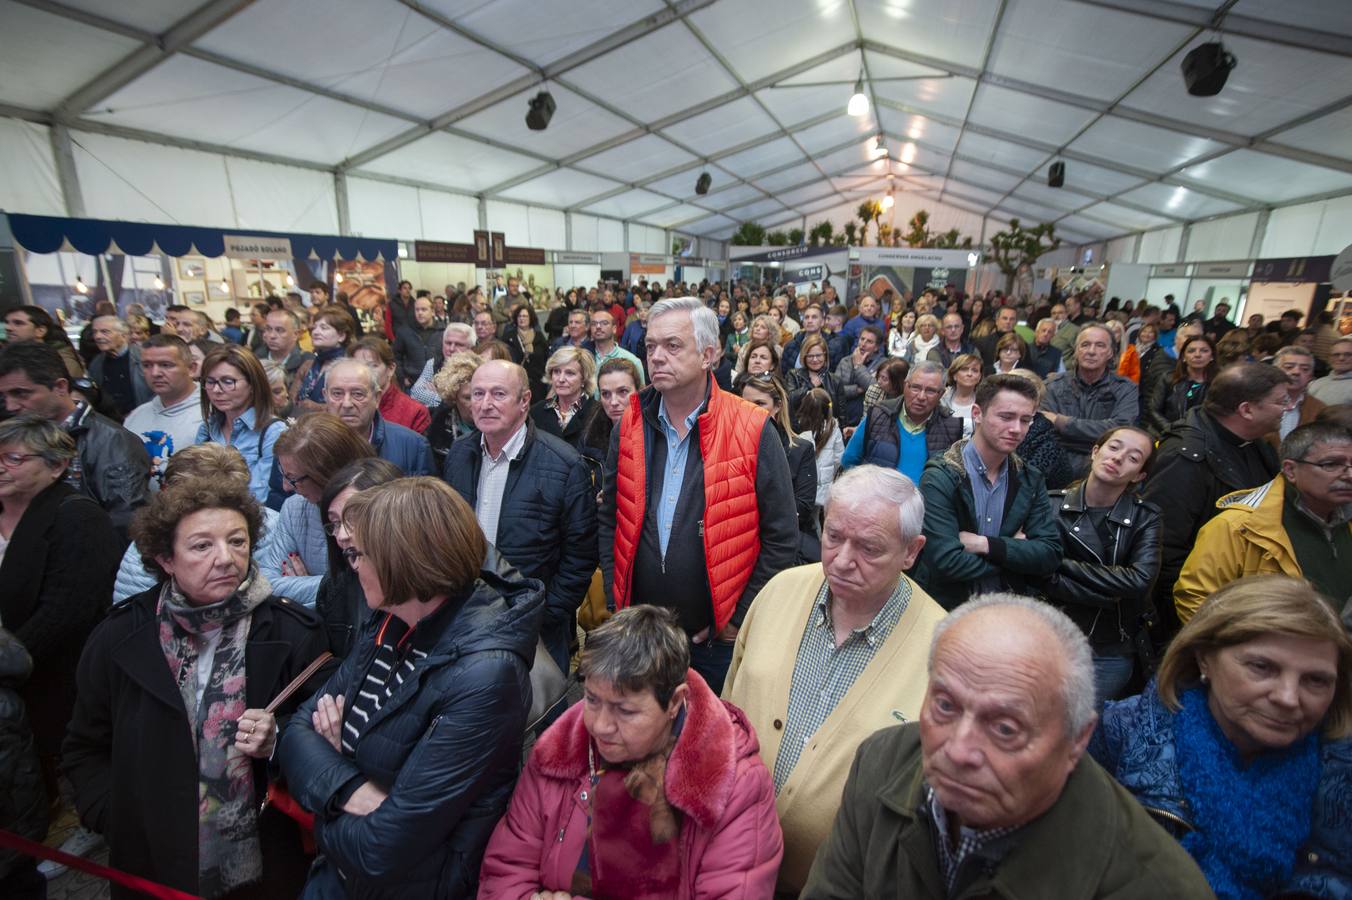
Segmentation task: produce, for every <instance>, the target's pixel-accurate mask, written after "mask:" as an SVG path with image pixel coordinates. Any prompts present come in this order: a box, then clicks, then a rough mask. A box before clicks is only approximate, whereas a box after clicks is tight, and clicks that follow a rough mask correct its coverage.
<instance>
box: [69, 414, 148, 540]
mask: <svg viewBox="0 0 1352 900" xmlns="http://www.w3.org/2000/svg"><path fill="white" fill-rule="evenodd" d="M64 427H65V429H66V431H67V433H69V434H70V436H71V437H72V438H74V439H75V447H76V451H75V452H76V457H77V459H78V461H79V465H78V467H77V466H75V465H72V466H70V467H69V468H67V469H66V476H65V481H66V484H68V485H70V486H71V487H73V488H75V489H76V490H77V491H79V492H80V493H82V494H84V495H85V496H86V497H90V498H92V499H93V500H94V502H96V503H98V505H99V506H102V507H103V508H104V510H105V511H107V513H108V516H109V518H111V519H112V520H113V526H114V527H115V528H117V531H118V534H120V535H122V537H123V539H124V540H125V539H126V536H127V528H128V526H130V525H131V517H132V515H133V514H134V513H135V512H136V510H137V509H139V508H140V507H142V506H144V505H145V504H146V503H147V502H148V501H149V499H150V456H149V455H148V454H147V453H146V449H145V445H144V444H142V443H141V439H140V438H138V437H137V436H136V435H134V434H132V433H131V432H130V431H128V430H127V429H125V428H123V427H122V426H121V425H119V424H117V423H116V422H114V421H113V420H112V419H110V418H108V417H107V416H103V415H100V414H99V413H96V412H94V410H92V409H90V408H89V407H87V406H81V407H77V408H76V411H75V413H74V414H73V415H72V417H71V419H69V420H67V422H66V423H65V425H64Z"/></svg>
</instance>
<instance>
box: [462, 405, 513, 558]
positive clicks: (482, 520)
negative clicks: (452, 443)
mask: <svg viewBox="0 0 1352 900" xmlns="http://www.w3.org/2000/svg"><path fill="white" fill-rule="evenodd" d="M525 446H526V423H525V422H522V423H521V427H520V428H518V429H517V430H516V432H515V433H514V434H513V435H512V436H511V437H509V438H508V439H507V443H505V444H503V445H502V449H501V450H499V451H498V455H497V456H494V455H493V454H492V453H490V452H489V450H488V441H487V440H485V439H484V437H483V435H480V436H479V449H480V451H481V452H482V453H483V455H484V458H483V463H482V465H481V466H480V467H479V494H478V501H477V502H476V503H475V504H474V513H475V516H476V517H477V518H478V520H479V527H480V528H482V529H483V532H484V537H485V538H487V539H488V542H489V543H490V544H496V543H497V542H498V517H499V516H500V515H501V513H502V495H503V493H504V492H505V491H506V490H507V474H508V472H509V471H511V468H512V460H514V459H516V458H517V457H518V456H520V455H521V452H522V450H524V449H525Z"/></svg>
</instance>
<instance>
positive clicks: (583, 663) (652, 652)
mask: <svg viewBox="0 0 1352 900" xmlns="http://www.w3.org/2000/svg"><path fill="white" fill-rule="evenodd" d="M689 668H690V640H689V638H687V637H686V635H685V630H684V629H683V628H681V625H680V622H679V620H678V619H677V618H676V614H675V613H674V612H672V611H671V610H670V609H667V608H666V607H664V606H652V605H648V604H641V605H639V606H631V607H629V608H628V609H622V610H620V611H619V612H617V613H616V614H615V615H613V616H611V617H610V618H609V619H607V620H606V621H605V623H604V624H602V625H601V626H600V627H598V628H597V629H596V630H594V631H592V632H591V633H590V634H588V635H587V642H586V644H584V645H583V648H582V657H581V659H580V660H578V665H577V671H578V674H579V675H581V676H582V678H583V680H591V679H593V678H595V679H597V680H598V681H608V682H610V683H611V684H612V685H613V686H614V687H616V688H618V689H619V690H621V691H624V692H625V693H627V694H632V693H637V692H640V691H644V690H651V691H652V692H653V696H654V697H655V698H656V699H657V702H658V703H659V704H660V705H661V706H662V708H663V709H665V708H666V707H667V704H668V703H670V702H671V695H672V694H674V693H675V692H676V689H677V688H678V687H680V686H681V685H683V684H685V681H686V673H687V671H688V670H689Z"/></svg>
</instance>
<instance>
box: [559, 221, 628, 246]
mask: <svg viewBox="0 0 1352 900" xmlns="http://www.w3.org/2000/svg"><path fill="white" fill-rule="evenodd" d="M602 221H603V220H602V219H598V218H597V217H596V216H589V215H587V214H586V213H569V214H568V225H569V228H570V230H571V231H572V235H571V237H572V243H570V244H569V246H568V248H567V249H569V250H583V251H587V252H595V251H597V250H600V249H601V245H600V243H599V240H598V236H597V231H598V229H599V228H600V223H601V222H602ZM620 238H621V240H623V238H624V234H623V232H621V234H620Z"/></svg>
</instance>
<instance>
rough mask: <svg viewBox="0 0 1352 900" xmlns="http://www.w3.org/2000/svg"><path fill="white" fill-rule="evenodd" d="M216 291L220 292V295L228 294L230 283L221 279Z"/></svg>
mask: <svg viewBox="0 0 1352 900" xmlns="http://www.w3.org/2000/svg"><path fill="white" fill-rule="evenodd" d="M216 290H218V291H220V292H221V293H222V294H228V293H230V282H228V281H226V280H225V279H224V278H222V279H221V280H220V282H219V283H218V284H217V285H216Z"/></svg>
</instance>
